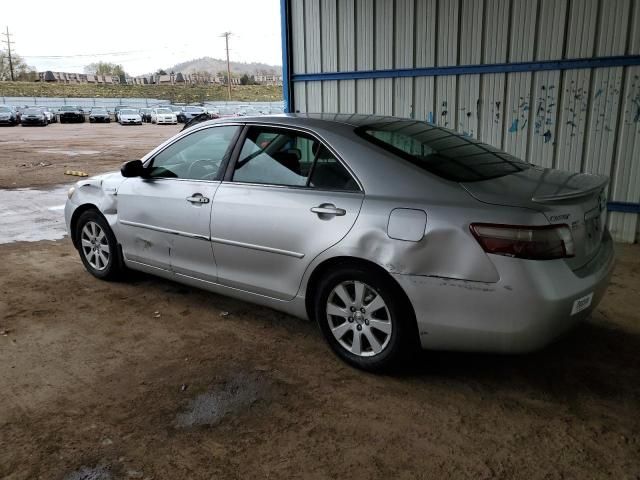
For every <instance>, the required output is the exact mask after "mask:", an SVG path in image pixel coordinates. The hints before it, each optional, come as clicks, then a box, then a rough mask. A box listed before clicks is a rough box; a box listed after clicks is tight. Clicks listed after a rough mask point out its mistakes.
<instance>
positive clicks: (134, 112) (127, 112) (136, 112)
mask: <svg viewBox="0 0 640 480" xmlns="http://www.w3.org/2000/svg"><path fill="white" fill-rule="evenodd" d="M120 113H124V114H125V115H137V114H138V111H137V110H132V109H129V108H125V109H123V110H120Z"/></svg>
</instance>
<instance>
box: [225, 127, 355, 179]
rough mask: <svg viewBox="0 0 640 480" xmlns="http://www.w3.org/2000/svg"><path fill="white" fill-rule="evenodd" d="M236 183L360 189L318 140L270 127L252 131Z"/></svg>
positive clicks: (247, 137)
mask: <svg viewBox="0 0 640 480" xmlns="http://www.w3.org/2000/svg"><path fill="white" fill-rule="evenodd" d="M233 181H234V182H245V183H259V184H269V185H284V186H291V187H309V188H320V189H325V190H351V191H354V190H358V185H357V183H356V182H355V180H354V179H353V177H352V176H351V174H350V173H349V172H348V171H347V170H346V169H345V167H344V166H343V165H342V164H341V163H340V162H339V161H338V160H337V159H336V157H335V156H334V155H333V154H332V153H331V152H330V151H329V150H328V149H327V148H326V147H325V146H324V145H322V144H321V143H320V142H319V141H318V140H316V139H315V138H313V137H312V136H310V135H307V134H304V133H301V132H295V131H292V130H286V129H281V128H270V127H251V128H250V129H249V131H248V133H247V136H246V138H245V141H244V144H243V146H242V150H241V152H240V156H239V158H238V161H237V163H236V166H235V171H234V174H233Z"/></svg>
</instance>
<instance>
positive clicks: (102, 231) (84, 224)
mask: <svg viewBox="0 0 640 480" xmlns="http://www.w3.org/2000/svg"><path fill="white" fill-rule="evenodd" d="M75 238H76V244H77V248H78V252H79V253H80V260H82V263H83V264H84V266H85V268H86V269H87V271H88V272H89V273H90V274H91V275H93V276H94V277H96V278H99V279H101V280H116V279H118V278H119V277H120V275H121V274H122V272H123V270H124V268H123V262H122V258H121V256H120V249H119V247H118V242H117V240H116V237H115V235H114V234H113V231H112V230H111V227H109V224H108V223H107V221H106V219H105V218H104V217H103V216H102V215H101V214H100V213H99V212H97V211H96V210H87V211H86V212H84V213H82V214H81V215H80V218H78V222H77V224H76V234H75Z"/></svg>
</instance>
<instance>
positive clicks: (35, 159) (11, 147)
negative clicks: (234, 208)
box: [0, 122, 183, 188]
mask: <svg viewBox="0 0 640 480" xmlns="http://www.w3.org/2000/svg"><path fill="white" fill-rule="evenodd" d="M182 127H183V125H178V126H175V125H151V124H149V123H145V124H143V125H126V126H121V125H119V124H117V123H114V122H111V123H109V124H107V123H97V124H91V123H89V122H85V123H72V124H64V125H62V124H60V123H52V124H50V125H48V126H47V127H38V126H32V127H21V126H16V127H6V126H0V167H1V169H0V188H22V187H41V186H48V185H58V184H61V183H73V182H74V181H76V180H78V178H77V177H71V176H68V175H65V174H64V172H65V171H66V170H80V171H84V172H86V173H88V174H89V175H97V174H99V173H104V172H106V171H109V170H114V169H117V168H119V167H120V165H121V164H122V163H123V162H126V161H128V160H135V159H137V158H141V157H142V156H143V155H144V154H146V153H148V152H149V150H151V149H152V148H154V147H156V146H157V145H159V144H160V143H161V142H162V141H163V140H166V139H167V138H169V137H171V136H173V135H174V134H176V133H177V132H179V131H180V129H182Z"/></svg>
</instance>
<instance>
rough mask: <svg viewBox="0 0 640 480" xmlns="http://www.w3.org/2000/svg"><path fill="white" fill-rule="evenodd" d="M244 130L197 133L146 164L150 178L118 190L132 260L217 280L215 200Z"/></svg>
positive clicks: (218, 128)
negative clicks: (213, 225)
mask: <svg viewBox="0 0 640 480" xmlns="http://www.w3.org/2000/svg"><path fill="white" fill-rule="evenodd" d="M239 128H240V127H238V126H215V127H208V128H204V129H200V130H196V131H194V132H193V133H191V134H189V135H187V136H184V137H182V138H180V139H179V140H177V141H176V142H174V143H172V144H170V145H169V146H167V147H166V148H165V149H163V150H162V151H160V152H159V153H158V154H157V155H155V156H154V158H153V159H151V160H150V162H149V163H148V164H147V169H148V176H147V178H129V179H127V180H126V181H125V182H124V183H123V184H122V186H121V187H120V188H119V189H118V223H119V231H120V235H119V237H120V239H121V242H122V248H123V253H124V255H125V257H126V258H127V259H128V260H131V261H135V262H139V263H142V264H145V265H150V266H153V267H156V268H160V269H163V270H171V271H173V272H174V273H176V274H180V275H186V276H190V277H194V278H198V279H203V280H207V281H212V282H213V281H215V280H216V266H215V261H214V257H213V249H212V247H211V242H210V222H211V206H212V200H213V197H214V195H215V193H216V190H217V189H218V187H219V185H220V177H221V176H222V172H223V170H224V167H225V165H226V160H227V159H228V155H229V152H230V151H231V149H232V146H233V142H234V139H235V138H236V134H237V133H238V130H239Z"/></svg>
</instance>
